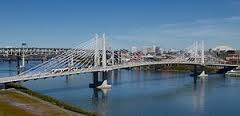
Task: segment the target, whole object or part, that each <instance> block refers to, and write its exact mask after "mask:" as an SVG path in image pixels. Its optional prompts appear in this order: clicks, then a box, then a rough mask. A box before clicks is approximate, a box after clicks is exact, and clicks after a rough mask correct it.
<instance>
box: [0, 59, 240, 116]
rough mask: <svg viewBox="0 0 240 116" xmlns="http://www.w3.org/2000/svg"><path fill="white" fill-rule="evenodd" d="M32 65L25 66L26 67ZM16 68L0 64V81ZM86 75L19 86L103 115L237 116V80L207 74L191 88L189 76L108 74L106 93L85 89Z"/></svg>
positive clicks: (239, 112)
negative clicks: (204, 78)
mask: <svg viewBox="0 0 240 116" xmlns="http://www.w3.org/2000/svg"><path fill="white" fill-rule="evenodd" d="M36 64H38V62H31V63H29V64H28V67H31V66H33V65H36ZM15 67H16V63H12V64H8V63H3V62H1V63H0V76H1V77H2V76H9V75H15V74H16V70H15ZM91 82H92V74H81V75H75V76H68V77H60V78H49V79H42V80H35V81H27V82H24V83H22V84H23V85H25V86H27V87H28V88H30V89H32V90H34V91H38V92H40V93H43V94H46V95H50V96H53V97H56V98H58V99H60V100H62V101H64V102H67V103H70V104H74V105H76V106H80V107H82V108H85V109H88V110H92V111H97V112H99V113H100V114H102V115H104V116H156V115H162V116H186V115H189V116H190V115H191V116H192V115H193V116H226V115H232V116H239V115H240V110H239V106H240V100H239V99H240V80H238V79H228V78H224V76H223V75H210V76H209V79H208V80H205V81H201V80H197V81H196V83H194V80H193V78H192V77H190V76H189V73H163V72H146V71H145V72H144V71H133V70H119V71H115V72H109V73H108V82H109V83H110V84H111V85H112V86H113V87H112V89H111V90H109V91H104V92H103V91H97V90H94V89H91V88H88V84H89V83H91Z"/></svg>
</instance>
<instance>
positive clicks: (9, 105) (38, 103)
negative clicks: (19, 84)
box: [0, 89, 80, 116]
mask: <svg viewBox="0 0 240 116" xmlns="http://www.w3.org/2000/svg"><path fill="white" fill-rule="evenodd" d="M33 115H34V116H35V115H36V116H37V115H38V116H77V115H80V114H77V113H74V112H71V111H67V110H64V109H62V108H60V107H57V106H54V105H52V104H50V103H48V102H45V101H43V100H40V99H38V98H35V97H32V96H29V95H27V94H25V93H22V92H19V91H17V90H15V89H7V90H0V116H33Z"/></svg>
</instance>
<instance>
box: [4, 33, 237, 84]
mask: <svg viewBox="0 0 240 116" xmlns="http://www.w3.org/2000/svg"><path fill="white" fill-rule="evenodd" d="M113 48H114V47H112V46H111V45H110V44H109V43H107V41H106V37H105V34H103V35H102V36H101V37H100V36H99V35H97V34H96V36H95V38H93V39H90V40H89V41H87V42H84V43H81V44H79V45H78V46H77V47H75V48H72V49H69V50H67V51H65V52H63V53H62V54H60V55H58V56H56V57H54V58H51V59H49V60H48V61H45V62H43V63H41V64H39V65H37V66H35V67H32V68H30V69H28V70H26V71H24V72H22V73H20V74H18V75H16V76H11V77H2V78H0V83H9V82H18V81H27V80H33V79H34V80H35V79H42V78H49V77H57V76H64V75H73V74H80V73H95V72H107V71H111V70H115V69H123V68H131V67H138V66H145V65H156V64H188V65H202V66H206V65H210V66H223V67H237V66H238V65H231V64H225V62H224V60H223V59H220V58H218V57H216V56H215V55H214V54H210V53H208V52H207V51H205V50H204V42H201V43H197V42H194V44H193V45H191V46H190V47H188V48H186V49H183V50H180V51H179V52H177V53H176V54H174V55H172V56H171V57H170V58H167V59H161V60H157V61H156V60H146V59H145V55H144V54H143V53H141V52H135V53H130V52H128V51H127V50H125V49H120V50H117V49H113Z"/></svg>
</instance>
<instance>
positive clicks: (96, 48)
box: [94, 34, 99, 67]
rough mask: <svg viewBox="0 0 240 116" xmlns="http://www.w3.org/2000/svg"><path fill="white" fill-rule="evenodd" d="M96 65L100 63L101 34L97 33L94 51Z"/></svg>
mask: <svg viewBox="0 0 240 116" xmlns="http://www.w3.org/2000/svg"><path fill="white" fill-rule="evenodd" d="M94 52H95V53H94V66H95V67H96V66H98V65H99V36H98V34H96V35H95V51H94Z"/></svg>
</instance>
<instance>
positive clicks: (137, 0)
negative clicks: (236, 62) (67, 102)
mask: <svg viewBox="0 0 240 116" xmlns="http://www.w3.org/2000/svg"><path fill="white" fill-rule="evenodd" d="M95 33H99V34H101V33H106V37H107V42H108V45H110V46H113V47H114V48H129V47H131V46H136V47H140V46H150V45H156V46H160V47H162V48H177V49H178V48H186V47H188V46H190V45H191V44H192V43H193V42H194V41H196V40H198V41H201V40H204V41H205V44H206V46H207V47H208V48H210V47H216V46H220V45H228V46H232V47H234V48H240V46H239V45H240V0H0V47H6V46H20V45H21V43H23V42H25V43H27V44H28V46H29V47H68V48H69V47H74V46H76V45H77V44H78V43H81V42H85V41H88V40H89V39H91V38H93V37H94V34H95Z"/></svg>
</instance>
